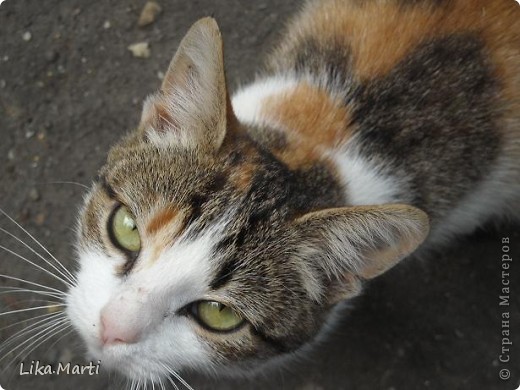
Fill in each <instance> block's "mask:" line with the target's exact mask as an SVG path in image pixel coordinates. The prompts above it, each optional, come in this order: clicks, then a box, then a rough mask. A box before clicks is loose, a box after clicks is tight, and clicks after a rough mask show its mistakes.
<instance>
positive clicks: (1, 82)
mask: <svg viewBox="0 0 520 390" xmlns="http://www.w3.org/2000/svg"><path fill="white" fill-rule="evenodd" d="M6 85H7V83H6V82H5V80H0V88H5V86H6Z"/></svg>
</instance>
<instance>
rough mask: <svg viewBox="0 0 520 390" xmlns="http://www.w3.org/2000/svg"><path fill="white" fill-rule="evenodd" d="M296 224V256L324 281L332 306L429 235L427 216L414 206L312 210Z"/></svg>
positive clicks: (395, 205)
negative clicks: (298, 242)
mask: <svg viewBox="0 0 520 390" xmlns="http://www.w3.org/2000/svg"><path fill="white" fill-rule="evenodd" d="M295 226H296V232H297V233H296V236H297V237H299V240H300V244H299V257H300V259H301V260H303V261H305V262H306V264H307V265H308V266H309V267H312V268H313V269H315V270H316V271H317V272H319V273H320V274H322V275H323V277H324V279H325V280H327V281H328V282H327V283H326V286H322V287H324V288H325V290H326V293H325V295H326V296H327V300H328V301H329V302H330V303H332V304H333V303H336V302H338V301H339V300H342V299H345V298H349V297H351V296H354V295H357V293H359V288H360V284H359V282H360V281H361V280H366V279H372V278H375V277H376V276H378V275H381V274H382V273H384V272H385V271H387V270H389V269H390V268H392V267H393V266H394V265H396V264H397V263H398V262H399V261H400V260H402V259H403V258H404V257H406V256H407V255H409V254H410V253H412V252H413V251H414V250H415V249H416V248H417V247H418V246H419V245H420V244H421V243H422V242H423V241H424V239H425V238H426V236H427V235H428V232H429V219H428V216H427V215H426V213H424V212H423V211H421V210H419V209H417V208H415V207H412V206H408V205H398V204H392V205H381V206H355V207H344V208H337V209H328V210H322V211H317V212H311V213H309V214H306V215H304V216H303V217H301V218H299V219H298V220H296V225H295ZM320 295H322V294H321V293H320Z"/></svg>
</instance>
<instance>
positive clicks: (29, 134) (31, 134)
mask: <svg viewBox="0 0 520 390" xmlns="http://www.w3.org/2000/svg"><path fill="white" fill-rule="evenodd" d="M34 134H35V133H34V131H33V130H27V131H26V132H25V138H26V139H29V138H32V137H34Z"/></svg>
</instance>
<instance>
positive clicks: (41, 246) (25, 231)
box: [0, 208, 75, 280]
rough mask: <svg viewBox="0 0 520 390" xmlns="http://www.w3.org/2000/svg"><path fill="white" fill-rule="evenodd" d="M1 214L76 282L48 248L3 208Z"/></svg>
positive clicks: (0, 210)
mask: <svg viewBox="0 0 520 390" xmlns="http://www.w3.org/2000/svg"><path fill="white" fill-rule="evenodd" d="M0 213H2V214H3V215H4V216H5V217H7V218H8V219H9V220H10V221H11V222H12V223H14V224H15V225H16V226H18V228H20V229H21V230H22V231H23V232H24V233H25V234H27V235H28V236H29V237H30V238H31V239H32V240H33V241H34V242H35V243H36V244H38V246H39V247H40V248H42V249H43V250H44V251H45V253H47V254H48V255H49V256H50V257H51V258H52V259H53V260H54V261H55V262H56V263H58V264H59V265H60V266H61V268H63V270H64V271H65V272H66V273H68V274H69V275H70V276H71V278H72V279H73V280H75V279H74V276H73V275H72V274H71V273H70V271H69V270H68V269H67V267H65V266H64V265H63V264H62V263H61V262H60V261H59V260H58V259H57V258H56V257H54V256H53V254H52V253H50V252H49V251H48V250H47V248H45V247H44V246H43V245H42V244H41V243H40V242H39V241H38V240H37V239H36V238H34V237H33V236H32V234H31V233H29V232H28V231H27V230H25V229H24V228H23V227H22V226H21V225H20V224H19V223H18V222H16V221H15V220H14V219H13V218H11V217H10V216H9V215H8V214H7V213H6V212H5V211H4V210H2V209H1V208H0Z"/></svg>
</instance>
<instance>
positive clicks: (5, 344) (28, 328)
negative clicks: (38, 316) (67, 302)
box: [0, 313, 65, 360]
mask: <svg viewBox="0 0 520 390" xmlns="http://www.w3.org/2000/svg"><path fill="white" fill-rule="evenodd" d="M54 317H55V318H53V316H50V317H47V318H44V319H43V320H40V321H37V322H35V323H33V324H31V325H28V326H26V327H25V328H23V329H20V330H19V331H18V332H16V333H15V334H13V335H12V336H11V337H9V338H8V339H7V340H5V341H4V342H3V343H2V346H1V348H0V351H3V350H5V349H6V348H7V347H9V346H10V345H11V344H12V343H13V342H14V341H16V340H17V339H19V338H21V337H24V336H27V335H29V334H30V333H32V332H34V331H38V330H39V329H42V328H45V327H47V326H48V325H49V324H51V323H54V322H56V321H58V320H62V319H64V318H65V316H64V315H63V313H54ZM0 360H1V359H0Z"/></svg>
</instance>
